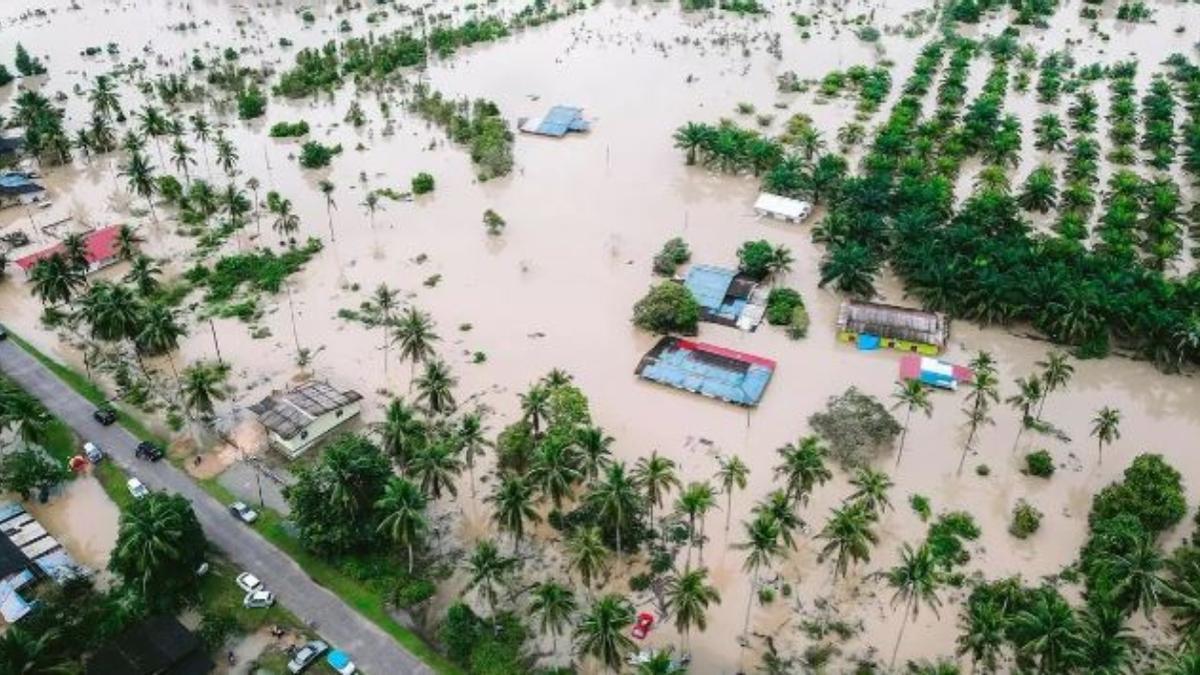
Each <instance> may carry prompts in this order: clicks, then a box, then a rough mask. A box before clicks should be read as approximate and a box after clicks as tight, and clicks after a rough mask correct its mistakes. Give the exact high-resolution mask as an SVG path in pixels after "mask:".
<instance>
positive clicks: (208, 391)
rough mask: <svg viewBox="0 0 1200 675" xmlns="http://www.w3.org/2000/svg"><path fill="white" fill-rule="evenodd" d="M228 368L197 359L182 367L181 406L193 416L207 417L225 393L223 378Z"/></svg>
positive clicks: (222, 399) (223, 397)
mask: <svg viewBox="0 0 1200 675" xmlns="http://www.w3.org/2000/svg"><path fill="white" fill-rule="evenodd" d="M228 373H229V371H228V369H227V368H226V367H225V366H224V365H221V364H216V363H208V362H205V361H198V362H196V363H194V364H192V365H190V366H188V367H187V368H184V369H183V384H182V386H181V388H180V389H181V393H182V394H183V407H184V408H185V409H186V410H187V411H188V412H189V413H190V414H191V415H192V417H193V419H195V418H197V417H198V418H201V419H203V418H207V417H210V416H211V415H212V414H213V409H214V405H215V403H216V402H217V401H224V400H225V397H226V395H227V393H226V389H225V378H226V376H227V375H228Z"/></svg>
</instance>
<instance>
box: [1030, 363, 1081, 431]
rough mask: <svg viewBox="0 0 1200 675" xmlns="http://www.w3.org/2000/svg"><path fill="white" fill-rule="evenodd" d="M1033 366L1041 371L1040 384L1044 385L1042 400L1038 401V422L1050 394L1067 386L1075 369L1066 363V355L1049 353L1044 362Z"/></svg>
mask: <svg viewBox="0 0 1200 675" xmlns="http://www.w3.org/2000/svg"><path fill="white" fill-rule="evenodd" d="M1034 365H1036V366H1037V367H1039V368H1041V369H1042V384H1044V385H1045V391H1044V392H1043V393H1042V399H1041V400H1040V401H1038V411H1037V419H1039V420H1040V419H1042V408H1045V407H1046V399H1047V398H1049V397H1050V394H1052V393H1054V392H1055V391H1058V390H1059V389H1061V388H1063V387H1065V386H1067V383H1068V382H1070V381H1071V376H1072V375H1074V374H1075V367H1074V366H1072V365H1071V364H1070V363H1069V362H1068V361H1067V355H1066V354H1064V353H1062V352H1050V353H1049V354H1048V355H1047V356H1046V360H1045V361H1038V362H1037V363H1036V364H1034Z"/></svg>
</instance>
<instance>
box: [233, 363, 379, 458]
mask: <svg viewBox="0 0 1200 675" xmlns="http://www.w3.org/2000/svg"><path fill="white" fill-rule="evenodd" d="M361 400H362V394H359V393H358V392H357V391H354V390H352V389H348V390H345V391H341V390H338V389H336V388H334V387H333V386H332V385H331V384H329V383H328V382H323V381H320V380H312V381H310V382H305V383H304V384H302V385H300V386H298V387H296V388H294V389H289V390H287V391H284V392H279V393H274V394H271V395H270V396H267V397H266V398H264V399H263V400H261V401H259V402H258V403H255V404H254V405H252V406H250V410H251V411H253V412H254V413H255V414H256V415H258V421H259V422H260V423H262V425H263V426H264V427H266V429H267V436H268V438H270V441H271V445H272V446H274V447H275V448H277V449H278V450H279V451H280V452H282V453H283V454H285V455H287V456H288V458H290V459H295V458H296V457H299V456H300V455H302V454H304V452H305V451H306V450H308V449H309V448H311V447H313V446H314V445H316V444H318V443H319V442H321V441H322V440H323V439H325V438H327V437H328V436H329V435H330V434H331V433H332V432H333V431H334V430H335V429H337V428H338V427H340V426H341V425H343V424H345V423H346V422H348V421H350V420H351V419H353V418H354V417H356V416H358V414H359V413H360V412H362V406H361V404H360V401H361Z"/></svg>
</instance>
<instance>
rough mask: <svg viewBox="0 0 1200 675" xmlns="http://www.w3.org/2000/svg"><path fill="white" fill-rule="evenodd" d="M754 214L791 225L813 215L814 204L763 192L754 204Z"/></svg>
mask: <svg viewBox="0 0 1200 675" xmlns="http://www.w3.org/2000/svg"><path fill="white" fill-rule="evenodd" d="M754 212H755V213H757V214H758V215H760V216H767V217H768V218H775V219H777V220H786V221H787V222H789V223H799V222H802V221H803V220H804V219H805V218H807V217H808V216H809V214H810V213H812V204H809V203H808V202H806V201H804V200H801V199H792V198H791V197H783V196H781V195H775V194H771V193H770V192H763V193H761V194H759V195H758V199H757V200H756V201H755V202H754Z"/></svg>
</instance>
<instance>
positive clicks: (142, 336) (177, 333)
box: [134, 302, 187, 385]
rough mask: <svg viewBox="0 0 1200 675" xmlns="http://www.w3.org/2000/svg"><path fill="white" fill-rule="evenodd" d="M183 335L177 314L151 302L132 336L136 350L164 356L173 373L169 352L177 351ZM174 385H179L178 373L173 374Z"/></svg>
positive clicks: (184, 330) (166, 307)
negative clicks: (136, 346) (168, 361)
mask: <svg viewBox="0 0 1200 675" xmlns="http://www.w3.org/2000/svg"><path fill="white" fill-rule="evenodd" d="M185 335H187V328H185V327H184V325H183V321H182V320H181V319H180V318H179V312H177V311H175V310H174V309H173V308H171V306H170V305H167V304H164V303H161V302H153V303H150V304H149V305H148V306H147V307H146V311H145V312H144V313H143V314H142V321H141V328H139V329H138V331H137V335H135V336H134V342H135V343H136V344H137V345H138V349H140V350H141V351H142V352H144V353H146V354H148V355H151V356H156V355H158V354H166V355H167V357H168V359H169V360H170V363H171V371H172V372H175V360H174V358H172V357H171V352H174V351H175V350H177V349H179V340H180V338H182V337H183V336H185ZM175 383H176V385H178V384H179V373H175Z"/></svg>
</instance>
